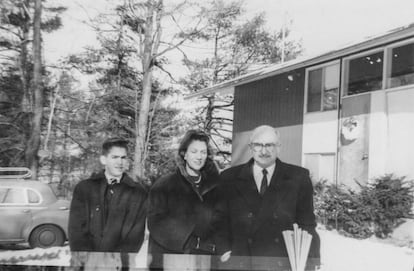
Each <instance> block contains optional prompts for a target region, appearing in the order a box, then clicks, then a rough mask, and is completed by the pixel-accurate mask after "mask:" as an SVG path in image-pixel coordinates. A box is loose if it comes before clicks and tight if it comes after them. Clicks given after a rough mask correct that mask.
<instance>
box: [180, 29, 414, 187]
mask: <svg viewBox="0 0 414 271" xmlns="http://www.w3.org/2000/svg"><path fill="white" fill-rule="evenodd" d="M214 92H233V93H234V116H233V119H234V124H233V146H232V164H233V165H237V164H241V163H244V162H245V161H247V159H249V152H248V150H247V143H248V140H249V133H250V131H251V130H252V129H253V128H254V127H256V126H258V125H261V124H268V125H272V126H275V127H277V128H278V129H279V131H280V133H281V140H282V150H281V154H280V157H281V159H282V160H284V161H286V162H289V163H293V164H297V165H302V166H304V167H306V168H308V169H310V171H311V174H312V177H313V180H320V179H326V180H328V181H330V182H336V183H338V184H346V185H348V186H350V187H353V188H357V187H358V185H357V184H356V182H359V183H362V184H363V183H366V182H367V181H369V180H370V179H372V178H374V177H377V176H381V175H383V174H386V173H394V174H396V175H397V176H407V177H408V178H409V179H414V24H412V25H409V26H405V27H401V28H398V29H395V30H392V31H389V32H387V33H386V34H383V35H379V36H375V37H370V38H368V39H366V40H364V41H362V42H359V43H357V44H353V45H349V46H346V47H343V48H341V49H337V50H333V51H331V52H328V53H325V54H322V55H318V56H316V57H308V58H305V59H297V60H294V61H290V62H286V63H283V64H278V65H274V66H271V67H268V68H265V69H261V70H259V71H255V72H252V73H249V74H246V75H243V76H240V77H238V78H235V79H233V80H229V81H226V82H223V83H221V84H218V85H215V86H212V87H210V88H207V89H204V90H202V91H200V92H198V93H196V94H193V95H192V96H189V97H188V98H191V97H194V96H198V95H203V94H208V93H214Z"/></svg>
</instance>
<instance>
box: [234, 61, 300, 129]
mask: <svg viewBox="0 0 414 271" xmlns="http://www.w3.org/2000/svg"><path fill="white" fill-rule="evenodd" d="M304 81H305V69H304V68H303V69H298V70H294V71H291V72H288V73H283V74H279V75H276V76H273V77H268V78H265V79H262V80H258V81H255V82H251V83H248V84H245V85H241V86H236V88H235V94H234V124H233V125H234V126H233V131H234V132H235V133H238V132H244V131H249V130H251V129H253V128H254V127H256V126H258V125H260V124H269V125H272V126H275V127H283V126H292V125H298V124H302V122H303V97H304Z"/></svg>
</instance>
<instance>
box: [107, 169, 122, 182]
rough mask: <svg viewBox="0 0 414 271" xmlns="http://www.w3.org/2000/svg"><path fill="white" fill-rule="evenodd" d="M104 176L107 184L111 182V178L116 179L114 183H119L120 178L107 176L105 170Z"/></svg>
mask: <svg viewBox="0 0 414 271" xmlns="http://www.w3.org/2000/svg"><path fill="white" fill-rule="evenodd" d="M105 177H106V181H107V182H108V184H112V180H116V183H120V182H121V178H119V177H118V178H117V177H114V176H109V175H108V174H107V173H106V172H105Z"/></svg>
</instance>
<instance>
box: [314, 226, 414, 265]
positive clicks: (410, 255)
mask: <svg viewBox="0 0 414 271" xmlns="http://www.w3.org/2000/svg"><path fill="white" fill-rule="evenodd" d="M318 232H319V235H320V237H321V262H322V270H323V271H342V270H343V271H350V270H352V271H371V270H372V271H413V270H414V269H413V267H414V249H411V248H408V247H398V246H395V245H392V244H385V243H383V242H379V241H378V240H375V239H365V240H358V239H353V238H347V237H344V236H342V235H339V234H338V233H336V232H335V231H326V230H318Z"/></svg>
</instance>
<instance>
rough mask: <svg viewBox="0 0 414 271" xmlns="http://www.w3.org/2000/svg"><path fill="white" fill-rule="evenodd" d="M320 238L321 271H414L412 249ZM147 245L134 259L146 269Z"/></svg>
mask: <svg viewBox="0 0 414 271" xmlns="http://www.w3.org/2000/svg"><path fill="white" fill-rule="evenodd" d="M318 233H319V235H320V237H321V261H322V267H321V271H350V270H352V271H413V270H414V269H413V267H414V249H413V248H408V247H399V246H396V245H393V244H386V243H384V242H382V241H379V240H376V239H365V240H358V239H353V238H348V237H344V236H342V235H339V234H338V233H337V232H335V231H327V230H324V229H318ZM147 243H148V242H145V243H144V246H143V248H142V249H141V251H140V253H138V254H137V255H136V256H135V258H134V259H131V260H133V261H134V262H133V265H134V266H135V267H140V268H143V269H144V268H145V266H146V261H147V260H146V254H147ZM5 260H7V262H11V263H19V264H23V265H49V266H68V265H69V261H70V253H69V248H68V247H67V246H65V247H56V248H49V249H40V248H36V249H27V250H8V251H2V252H0V264H6V262H5Z"/></svg>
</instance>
